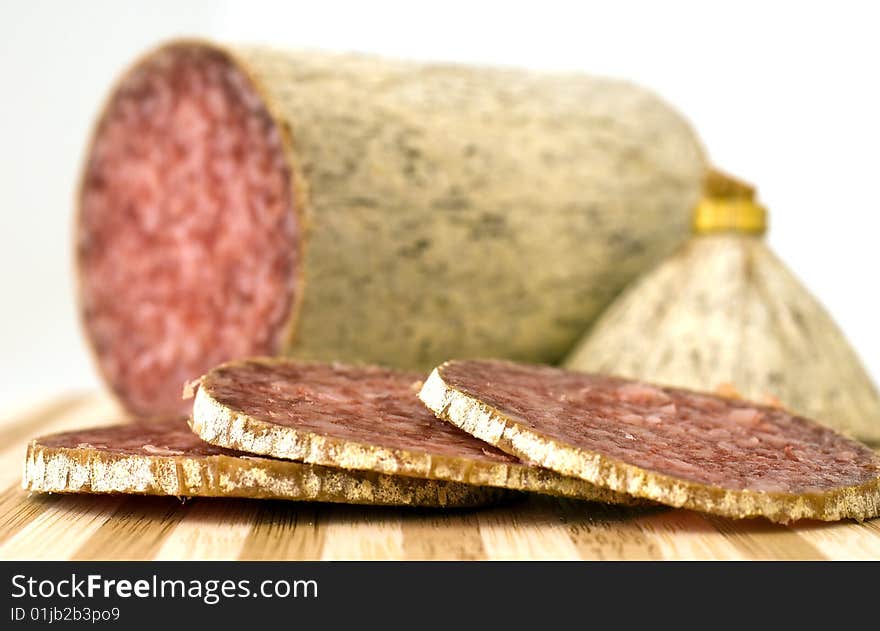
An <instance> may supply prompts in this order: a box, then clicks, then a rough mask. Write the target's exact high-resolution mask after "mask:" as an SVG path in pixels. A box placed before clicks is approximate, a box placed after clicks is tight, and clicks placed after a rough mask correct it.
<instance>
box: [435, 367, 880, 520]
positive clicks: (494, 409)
mask: <svg viewBox="0 0 880 631" xmlns="http://www.w3.org/2000/svg"><path fill="white" fill-rule="evenodd" d="M419 396H420V398H421V399H422V401H423V402H424V403H425V404H426V405H427V406H428V407H429V408H430V409H431V410H433V411H434V412H435V413H436V414H437V415H438V416H440V417H441V418H443V419H446V420H448V421H450V422H451V423H452V424H453V425H456V426H457V427H460V428H462V429H464V430H465V431H467V432H469V433H471V434H473V435H474V436H477V437H478V438H481V439H482V440H485V441H487V442H489V443H491V444H493V445H496V446H497V447H499V448H500V449H502V450H504V451H505V452H507V453H510V454H514V455H517V456H519V457H522V458H528V459H529V460H531V461H533V462H535V463H537V464H539V465H541V466H544V467H547V468H550V469H553V470H554V471H558V472H559V473H561V474H564V475H570V476H576V477H579V478H581V479H583V480H586V481H589V482H591V483H593V484H596V485H601V486H604V487H606V488H608V489H612V490H614V491H618V492H623V493H629V494H631V495H634V496H636V497H643V498H647V499H651V500H655V501H657V502H661V503H663V504H668V505H670V506H680V507H685V508H691V509H694V510H699V511H705V512H709V513H715V514H718V515H724V516H728V517H738V518H742V517H755V516H763V517H767V518H768V519H770V520H773V521H777V522H783V523H785V522H789V521H793V520H797V519H821V520H826V521H832V520H839V519H845V518H853V519H858V520H863V519H870V518H872V517H876V516H877V515H878V513H880V457H878V456H877V455H876V454H875V453H874V452H872V451H871V450H870V449H868V448H867V447H865V446H864V445H862V444H861V443H858V442H856V441H854V440H850V439H848V438H845V437H843V436H841V435H840V434H837V433H835V432H834V431H833V430H830V429H828V428H826V427H824V426H822V425H819V424H818V423H815V422H813V421H810V420H807V419H804V418H801V417H798V416H794V415H792V414H789V413H787V412H785V411H784V410H782V409H777V408H771V407H765V406H760V405H756V404H753V403H749V402H745V401H741V400H733V399H726V398H722V397H718V396H713V395H708V394H699V393H696V392H691V391H687V390H680V389H673V388H663V387H658V386H653V385H649V384H645V383H640V382H636V381H630V380H625V379H621V378H615V377H608V376H601V375H588V374H581V373H573V372H568V371H565V370H561V369H558V368H550V367H546V366H532V365H524V364H516V363H509V362H502V361H452V362H447V363H445V364H442V365H441V366H440V367H438V368H437V369H435V370H434V371H433V372H432V373H431V375H430V377H429V378H428V379H427V380H426V382H425V384H424V386H423V387H422V389H421V392H420V393H419Z"/></svg>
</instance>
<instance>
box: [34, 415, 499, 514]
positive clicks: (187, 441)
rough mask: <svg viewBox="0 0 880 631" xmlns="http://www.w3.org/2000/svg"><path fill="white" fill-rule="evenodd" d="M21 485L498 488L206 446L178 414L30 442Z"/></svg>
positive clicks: (275, 495) (424, 493) (433, 501)
mask: <svg viewBox="0 0 880 631" xmlns="http://www.w3.org/2000/svg"><path fill="white" fill-rule="evenodd" d="M22 485H23V486H24V488H25V489H27V490H29V491H36V492H40V493H132V494H138V495H172V496H177V497H195V496H198V497H252V498H268V499H283V500H299V501H310V502H312V501H315V502H344V503H349V504H388V505H413V506H475V505H479V504H484V503H487V502H490V501H493V500H496V499H498V498H500V497H501V496H503V492H501V491H499V490H498V489H487V488H481V487H477V486H472V485H467V484H456V483H453V482H443V481H438V480H419V479H416V478H408V477H403V476H392V475H383V474H379V473H374V472H369V471H346V470H343V469H336V468H332V467H320V466H314V465H307V464H300V463H296V462H289V461H286V460H276V459H272V458H257V457H253V456H248V455H244V454H240V453H237V452H234V451H232V450H229V449H222V448H220V447H215V446H213V445H209V444H207V443H205V442H203V441H201V440H199V439H198V437H197V436H196V435H195V434H193V433H192V432H191V431H190V430H189V428H188V427H187V424H186V421H184V420H183V419H177V418H175V419H162V420H154V421H153V422H151V423H149V424H146V423H140V424H127V425H118V426H110V427H101V428H97V429H85V430H78V431H74V432H66V433H63V434H54V435H52V436H45V437H43V438H38V439H36V440H34V441H32V442H31V443H30V445H29V446H28V450H27V458H26V460H25V469H24V479H23V482H22Z"/></svg>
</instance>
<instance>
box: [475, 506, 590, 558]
mask: <svg viewBox="0 0 880 631" xmlns="http://www.w3.org/2000/svg"><path fill="white" fill-rule="evenodd" d="M553 502H554V500H553V498H549V497H546V496H538V495H535V496H533V497H529V498H528V499H526V500H524V501H523V502H522V504H521V505H511V506H499V507H495V508H489V509H484V510H482V511H480V512H478V513H477V523H478V524H479V527H480V537H481V538H482V540H483V547H484V548H485V550H486V556H487V557H488V558H489V559H492V560H518V559H522V560H531V559H535V560H538V559H547V560H561V561H568V560H577V559H580V555H579V554H578V550H577V548H576V547H575V545H574V542H572V540H571V537H569V535H568V530H567V529H566V528H565V527H564V525H562V524H561V523H560V519H559V515H558V513H557V512H556V511H555V510H554V508H553Z"/></svg>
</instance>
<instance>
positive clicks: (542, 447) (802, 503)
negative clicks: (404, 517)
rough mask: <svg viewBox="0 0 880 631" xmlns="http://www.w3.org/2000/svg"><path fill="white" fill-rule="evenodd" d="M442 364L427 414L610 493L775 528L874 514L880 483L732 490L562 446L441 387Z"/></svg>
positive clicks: (429, 383)
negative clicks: (762, 520) (800, 490)
mask: <svg viewBox="0 0 880 631" xmlns="http://www.w3.org/2000/svg"><path fill="white" fill-rule="evenodd" d="M448 363H449V362H446V363H444V364H441V365H440V366H439V367H437V368H435V369H434V370H433V371H431V374H430V375H429V376H428V378H427V379H426V380H425V382H424V384H423V385H422V388H421V390H420V392H419V398H420V399H421V400H422V402H423V403H424V404H425V405H427V406H428V408H430V409H431V410H432V411H433V412H434V413H435V414H436V415H437V416H438V417H439V418H442V419H444V420H446V421H448V422H450V423H452V424H453V425H455V426H456V427H458V428H460V429H463V430H464V431H466V432H468V433H469V434H472V435H473V436H476V437H477V438H480V439H482V440H484V441H486V442H487V443H490V444H492V445H494V446H496V447H498V448H499V449H501V450H502V451H504V452H507V453H509V454H512V455H515V456H518V457H520V458H527V459H528V460H530V461H531V462H535V463H536V464H538V465H540V466H543V467H546V468H548V469H552V470H554V471H557V472H559V473H562V474H563V475H568V476H574V477H580V478H581V479H584V480H587V481H588V482H591V483H593V484H596V485H598V486H602V487H605V488H608V489H610V490H612V491H616V492H619V493H626V494H629V495H632V496H634V497H641V498H644V499H648V500H653V501H655V502H659V503H661V504H666V505H668V506H673V507H676V508H688V509H692V510H696V511H701V512H706V513H712V514H716V515H722V516H724V517H733V518H740V519H741V518H747V517H766V518H767V519H770V520H771V521H774V522H778V523H789V522H792V521H796V520H799V519H817V520H822V521H838V520H841V519H855V520H858V521H864V520H866V519H872V518H874V517H877V516H878V515H880V477H877V478H874V479H873V480H870V481H869V482H866V483H865V484H861V485H858V486H850V487H841V488H837V489H833V490H831V491H827V492H825V493H805V494H793V493H782V492H771V491H753V490H748V489H746V490H741V491H738V490H731V489H723V488H720V487H713V486H710V485H705V484H701V483H698V482H688V481H686V480H681V479H678V478H674V477H672V476H668V475H665V474H661V473H655V472H653V471H649V470H647V469H642V468H641V467H637V466H635V465H631V464H627V463H624V462H621V461H619V460H617V459H614V458H609V457H607V456H603V455H602V454H600V453H595V452H589V451H586V450H583V449H579V448H574V447H570V446H568V445H565V444H561V443H559V442H557V441H555V440H554V439H552V438H550V437H547V436H544V435H542V434H541V433H539V432H536V431H534V430H530V429H527V428H525V427H523V426H522V425H520V424H518V423H517V422H516V421H515V419H513V418H512V417H510V416H508V415H507V414H504V413H503V412H501V411H500V410H498V409H496V408H494V407H492V406H490V405H488V404H486V403H484V402H483V401H480V400H479V399H477V398H475V397H472V396H470V395H468V394H466V393H464V392H461V391H459V390H456V389H455V388H453V387H451V386H449V385H447V383H446V382H445V381H444V380H443V376H442V375H441V372H442V370H443V368H444V366H446V365H447V364H448Z"/></svg>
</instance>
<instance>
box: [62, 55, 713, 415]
mask: <svg viewBox="0 0 880 631" xmlns="http://www.w3.org/2000/svg"><path fill="white" fill-rule="evenodd" d="M704 171H705V165H704V156H703V153H702V150H701V148H700V146H699V143H698V142H697V140H696V139H695V136H694V134H693V132H692V131H691V129H690V127H689V126H688V125H687V124H686V123H685V122H684V121H683V120H682V118H681V117H680V116H679V115H678V114H677V113H676V112H675V111H673V110H672V109H670V108H669V107H668V106H667V105H666V104H664V103H663V102H662V101H661V100H659V99H658V98H657V97H655V96H654V95H652V94H650V93H649V92H646V91H644V90H642V89H640V88H638V87H636V86H633V85H630V84H628V83H623V82H620V81H614V80H608V79H597V78H590V77H585V76H578V75H552V74H540V73H534V72H526V71H518V70H509V69H489V68H470V67H462V66H452V65H446V66H444V65H420V64H413V63H404V62H395V61H389V60H381V59H373V58H368V57H360V56H349V55H329V54H319V53H288V52H279V51H272V50H267V49H261V48H247V47H242V48H228V47H224V46H219V45H215V44H210V43H205V42H173V43H170V44H168V45H166V46H164V47H162V48H161V49H159V50H157V51H155V52H153V53H151V54H149V55H147V56H146V57H145V58H144V59H142V60H141V61H140V62H139V63H137V64H136V65H135V66H134V68H133V69H132V70H131V71H129V72H128V73H127V74H126V75H125V76H124V77H122V79H121V81H120V83H119V84H118V85H117V87H116V89H115V91H114V92H113V93H112V95H111V97H110V99H109V102H108V104H107V105H106V108H105V110H104V111H103V113H102V115H101V117H100V119H99V121H98V123H97V127H96V130H95V132H94V135H93V138H92V142H91V147H90V149H89V150H88V153H87V160H86V162H85V167H84V173H83V179H82V187H81V192H80V199H79V216H78V232H77V246H76V260H77V265H78V270H79V271H78V277H79V295H80V305H81V306H80V312H81V316H82V321H83V323H84V328H85V331H86V334H87V337H88V339H89V341H90V344H91V346H92V348H93V349H94V352H95V355H96V359H97V365H98V367H99V370H100V372H101V373H102V375H103V377H104V378H105V381H106V382H107V383H108V384H109V385H110V386H111V389H112V390H113V391H114V392H115V393H116V394H117V395H118V396H119V398H120V399H121V400H122V402H123V403H124V404H125V405H126V406H127V407H128V409H129V410H131V411H133V412H135V413H138V414H140V415H149V414H159V413H172V412H178V413H184V412H185V411H186V410H185V407H184V406H183V405H182V404H181V402H180V397H179V392H180V386H181V384H182V383H183V382H184V381H185V380H189V379H192V378H194V377H196V376H198V375H200V374H203V373H204V372H206V371H207V370H208V369H210V368H211V367H213V366H215V365H217V364H218V363H220V362H222V361H224V360H227V359H232V358H235V357H244V356H249V355H278V354H290V355H293V356H296V357H298V358H307V359H324V360H352V361H363V362H375V363H380V364H385V365H391V366H397V367H402V368H408V369H423V370H425V371H427V370H428V369H429V368H431V367H433V366H434V365H435V364H436V363H437V362H439V361H442V360H443V359H446V358H448V357H449V356H459V357H462V356H476V355H480V356H487V355H489V356H499V357H507V358H513V359H522V360H533V361H551V362H552V361H556V360H559V359H561V358H562V357H563V356H564V355H565V353H566V352H567V351H568V350H569V349H570V348H571V346H572V345H573V344H574V343H575V342H576V340H577V339H578V338H579V337H580V336H581V334H582V333H583V331H584V330H585V329H586V328H587V326H588V324H590V323H591V322H592V321H593V319H594V318H595V317H596V316H597V315H598V314H599V312H600V311H601V310H602V308H603V307H605V306H606V305H607V304H608V303H609V301H610V300H611V299H612V298H613V297H614V296H615V295H616V294H617V293H618V292H619V291H620V290H621V289H622V288H623V286H624V285H625V284H627V283H628V282H629V281H630V280H631V279H632V278H634V277H635V276H636V275H637V274H638V273H639V272H641V271H643V270H645V269H647V268H649V267H651V266H652V265H653V264H654V263H656V262H658V261H659V260H661V258H662V257H663V256H664V255H666V254H667V253H669V252H670V251H671V250H672V249H674V247H675V246H676V245H677V244H678V243H679V242H681V241H682V240H684V238H686V236H687V233H688V220H689V213H690V209H691V207H692V206H693V204H694V203H695V202H696V200H697V198H698V195H699V190H700V185H701V181H702V179H703V176H704Z"/></svg>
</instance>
